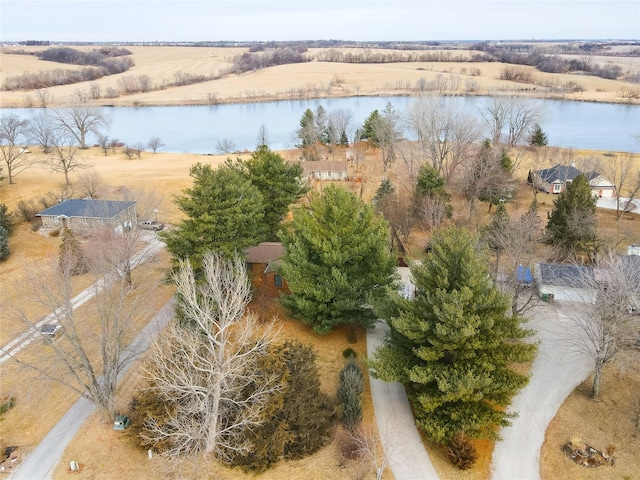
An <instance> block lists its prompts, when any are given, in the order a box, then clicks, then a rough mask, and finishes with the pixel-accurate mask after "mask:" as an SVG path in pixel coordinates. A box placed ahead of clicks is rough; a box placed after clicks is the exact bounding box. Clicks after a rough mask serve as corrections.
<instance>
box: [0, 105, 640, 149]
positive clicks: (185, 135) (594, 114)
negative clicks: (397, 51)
mask: <svg viewBox="0 0 640 480" xmlns="http://www.w3.org/2000/svg"><path fill="white" fill-rule="evenodd" d="M450 100H451V101H453V102H456V103H457V104H458V105H459V106H460V107H463V108H464V109H465V110H466V111H467V112H468V113H469V114H472V115H474V116H476V117H478V119H480V114H479V110H480V108H481V106H482V103H483V102H484V101H485V100H486V97H450ZM413 101H415V99H414V98H412V97H351V98H340V99H316V100H307V101H279V102H264V103H249V104H246V103H245V104H231V105H215V106H182V107H111V108H108V107H107V108H104V109H103V110H104V112H105V113H107V114H108V116H109V117H110V119H111V127H110V129H109V131H108V132H107V134H108V136H109V137H110V138H117V139H118V140H120V141H123V142H125V143H127V144H133V143H138V142H141V143H144V144H146V143H147V141H148V140H149V138H151V137H159V138H161V139H162V141H163V142H164V144H165V145H164V146H163V147H162V148H161V149H160V150H162V151H166V152H186V153H202V154H208V153H218V152H217V148H218V144H219V142H221V141H223V140H228V141H230V142H232V143H233V145H234V146H235V148H236V149H237V150H245V149H247V150H253V149H254V148H255V147H256V145H257V143H258V133H259V131H260V128H261V126H262V125H264V126H265V127H266V129H267V133H268V144H269V146H270V147H271V148H272V149H274V150H277V149H287V148H293V147H294V146H295V144H296V143H297V139H296V135H295V132H296V129H298V128H299V122H300V118H301V117H302V114H303V112H304V111H305V109H307V108H311V109H313V110H315V109H316V108H317V107H318V105H322V106H323V107H324V109H325V110H326V111H327V112H330V111H332V110H337V109H344V110H349V111H351V112H352V114H353V117H352V127H351V132H348V134H349V136H350V137H351V136H352V134H353V131H354V130H355V128H356V127H358V126H361V125H362V123H363V122H364V120H365V119H366V118H367V116H368V115H369V114H370V113H371V112H372V111H373V110H375V109H378V110H380V111H382V110H383V109H384V107H385V105H386V103H387V102H391V103H392V104H393V106H394V107H395V109H396V110H397V111H398V113H400V114H402V113H403V112H405V111H406V110H407V107H408V105H409V104H410V103H411V102H413ZM526 101H527V102H529V103H530V104H531V105H532V106H535V107H539V108H541V110H542V120H541V122H540V123H541V126H542V128H543V130H544V131H545V132H546V133H547V136H548V138H549V145H552V146H557V147H569V148H579V149H593V150H610V151H625V152H640V106H637V105H620V104H602V103H591V102H570V101H560V100H538V99H527V100H526ZM7 112H11V113H15V114H17V115H19V116H21V117H23V118H29V117H31V116H33V115H35V114H38V113H41V112H42V110H40V109H10V110H9V109H2V114H3V115H4V114H6V113H7ZM89 141H90V142H95V139H90V140H89Z"/></svg>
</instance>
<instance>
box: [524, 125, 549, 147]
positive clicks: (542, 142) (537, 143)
mask: <svg viewBox="0 0 640 480" xmlns="http://www.w3.org/2000/svg"><path fill="white" fill-rule="evenodd" d="M548 143H549V139H548V138H547V134H546V133H544V130H542V128H541V127H540V124H538V123H536V124H535V126H534V127H533V130H531V136H530V137H529V145H531V146H532V147H546V146H547V144H548Z"/></svg>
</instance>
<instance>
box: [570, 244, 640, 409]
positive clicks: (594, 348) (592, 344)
mask: <svg viewBox="0 0 640 480" xmlns="http://www.w3.org/2000/svg"><path fill="white" fill-rule="evenodd" d="M637 260H639V259H638V258H637V257H634V256H632V255H629V256H619V255H615V254H609V255H606V256H603V257H602V258H601V259H600V261H599V262H598V263H597V265H596V267H595V268H594V271H593V275H585V276H584V277H583V278H581V279H580V280H581V287H582V288H583V289H584V290H585V291H587V292H591V296H590V297H589V298H585V300H587V302H586V303H585V304H584V305H581V307H580V308H576V310H575V312H574V313H572V314H571V315H570V316H569V318H570V320H571V322H572V324H573V326H574V327H575V328H576V329H578V331H579V332H578V333H579V334H578V335H575V334H574V335H571V336H570V337H569V338H568V340H569V342H570V345H571V346H572V348H573V349H574V350H575V351H577V352H578V353H580V354H583V355H586V356H588V357H589V358H591V359H592V360H593V362H594V377H593V384H592V389H591V399H592V400H594V401H599V400H600V392H601V387H602V371H603V369H604V367H605V366H606V365H609V364H611V363H613V362H614V361H615V362H619V363H620V364H621V365H624V364H625V363H626V362H629V361H633V363H634V367H635V368H637V367H638V365H637V362H638V356H639V355H638V352H637V349H636V347H637V345H638V341H639V339H640V337H639V332H640V316H638V315H636V314H634V312H633V309H634V308H638V307H640V305H639V304H640V261H637Z"/></svg>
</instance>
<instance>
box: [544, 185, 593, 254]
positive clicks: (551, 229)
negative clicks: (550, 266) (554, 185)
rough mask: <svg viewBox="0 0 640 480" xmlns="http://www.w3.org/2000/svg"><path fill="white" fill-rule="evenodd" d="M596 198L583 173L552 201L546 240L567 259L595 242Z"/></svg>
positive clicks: (586, 249) (585, 249) (548, 215)
mask: <svg viewBox="0 0 640 480" xmlns="http://www.w3.org/2000/svg"><path fill="white" fill-rule="evenodd" d="M596 203H597V198H596V197H595V196H594V195H593V192H592V191H591V186H590V185H589V181H588V180H587V177H585V176H584V174H580V175H578V176H577V177H576V178H574V179H573V181H572V182H571V183H569V184H568V185H567V188H566V189H565V190H564V191H563V192H562V193H561V194H560V195H559V196H558V198H556V199H555V201H554V202H553V209H552V210H551V212H549V213H548V214H547V219H548V221H547V228H546V232H545V233H546V241H547V243H549V244H551V245H553V246H554V247H556V248H557V249H558V252H559V254H560V255H561V256H563V257H565V258H566V257H567V256H569V255H571V254H572V253H575V252H576V251H577V250H583V251H588V250H589V249H590V246H591V245H593V244H594V243H595V239H596Z"/></svg>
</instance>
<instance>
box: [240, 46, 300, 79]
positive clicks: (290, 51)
mask: <svg viewBox="0 0 640 480" xmlns="http://www.w3.org/2000/svg"><path fill="white" fill-rule="evenodd" d="M305 51H306V47H305V48H298V49H295V48H289V47H285V48H275V49H273V50H265V51H254V52H253V53H251V52H248V53H243V54H242V55H238V56H237V57H236V58H235V59H234V61H233V65H232V66H231V67H230V68H229V73H243V72H250V71H252V70H259V69H261V68H267V67H273V66H276V65H286V64H289V63H303V62H308V61H309V59H308V58H307V57H305V55H304V52H305Z"/></svg>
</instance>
